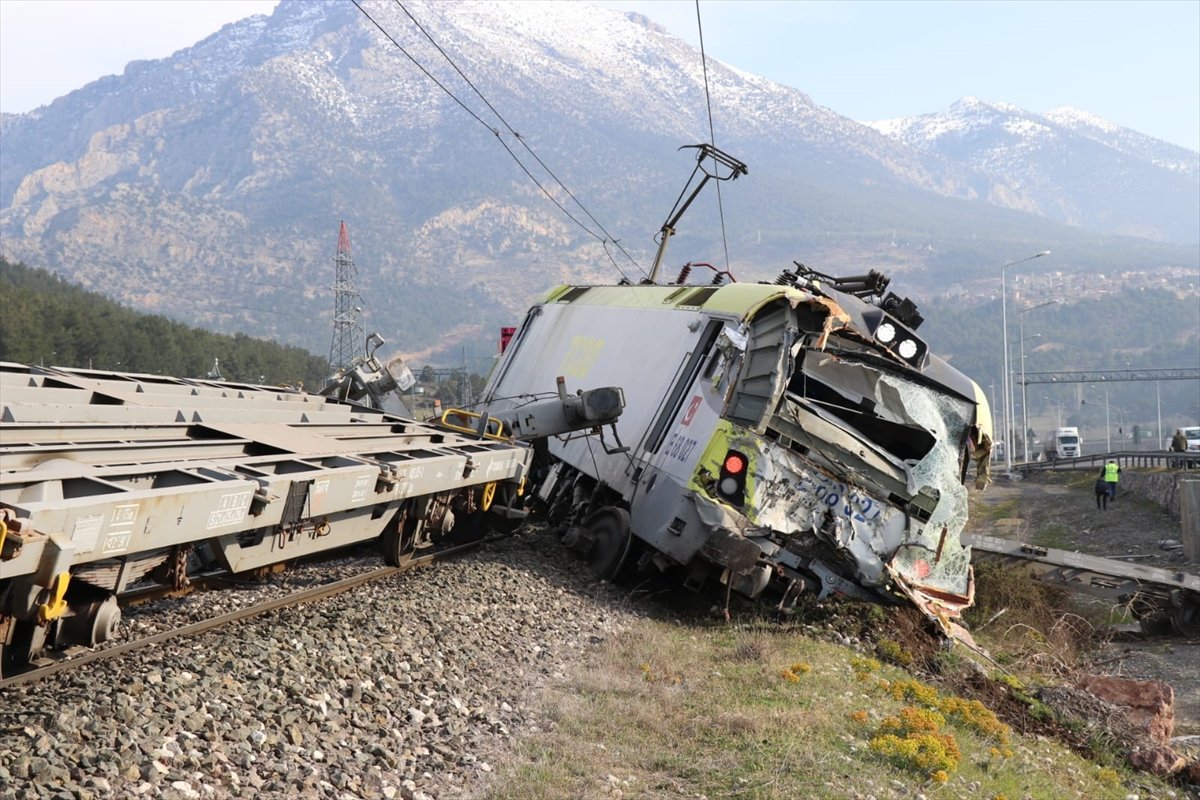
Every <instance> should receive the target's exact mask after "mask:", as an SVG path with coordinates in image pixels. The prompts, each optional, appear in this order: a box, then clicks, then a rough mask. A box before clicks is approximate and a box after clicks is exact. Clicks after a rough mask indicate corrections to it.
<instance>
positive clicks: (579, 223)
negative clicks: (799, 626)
mask: <svg viewBox="0 0 1200 800" xmlns="http://www.w3.org/2000/svg"><path fill="white" fill-rule="evenodd" d="M350 2H352V3H354V6H355V8H357V9H358V10H359V12H361V13H362V15H363V16H364V17H366V18H367V20H368V21H370V23H371V24H372V25H374V26H375V27H376V29H378V30H379V32H380V33H382V34H383V35H384V37H385V38H387V40H388V41H389V42H391V43H392V45H393V46H395V48H396V49H397V50H399V51H400V52H401V53H402V54H403V55H404V56H405V58H407V59H408V60H409V61H411V62H412V63H413V65H414V66H416V67H417V69H419V70H420V71H421V72H422V73H424V75H425V76H426V77H427V78H429V79H430V80H431V81H433V83H434V85H436V86H437V87H438V88H439V89H441V90H442V91H443V92H445V94H446V95H447V96H448V97H449V98H450V99H451V100H453V101H454V102H455V103H456V104H457V105H458V106H459V107H460V108H462V109H463V110H464V111H466V112H467V113H468V114H469V115H470V116H471V118H472V119H474V120H475V121H476V122H478V123H479V124H480V125H482V126H483V127H485V128H487V129H488V130H489V131H491V132H492V134H493V135H494V136H495V137H496V141H498V142H499V143H500V146H501V147H503V148H504V150H505V152H507V153H508V155H509V157H510V158H512V160H513V161H514V162H516V164H517V166H518V167H519V168H520V169H521V171H522V172H524V173H525V175H526V176H527V177H528V178H529V179H530V180H531V181H533V183H534V185H535V186H537V187H538V189H539V190H540V191H541V192H542V194H544V195H545V196H546V198H547V199H548V200H550V202H551V203H553V204H554V205H555V206H557V207H558V209H559V210H560V211H561V212H562V213H563V214H564V215H565V216H566V217H567V218H568V219H570V220H571V221H572V222H574V223H575V224H576V225H577V226H578V227H579V228H580V229H581V230H583V231H584V232H586V233H587V234H588V235H589V236H591V237H592V238H594V239H596V240H597V241H599V242H600V243H601V245H603V246H604V248H603V249H604V253H605V255H607V256H608V258H609V260H610V261H611V262H612V264H613V267H614V268H615V269H616V270H617V272H618V273H620V274H621V277H622V278H623V279H624V280H626V281H628V280H629V278H628V276H627V275H626V274H625V272H624V270H622V269H621V267H620V266H619V265H618V264H617V262H616V260H615V259H614V258H613V257H612V254H611V253H609V252H608V248H607V246H606V245H607V243H608V242H610V241H611V242H613V243H614V244H616V245H617V246H618V247H620V243H619V242H617V240H615V239H613V238H612V236H611V235H610V234H609V233H608V231H607V230H605V229H604V227H603V226H602V225H600V223H598V222H596V226H597V227H599V228H600V230H601V231H602V232H603V235H601V234H598V233H596V232H595V231H594V230H592V229H591V228H590V227H588V226H587V225H585V224H584V223H583V222H582V221H580V220H579V219H578V218H577V217H576V216H575V215H574V214H572V213H571V212H570V211H569V210H568V209H567V208H566V207H565V206H564V205H563V204H562V203H561V202H559V200H558V199H557V198H556V197H554V195H553V194H551V193H550V191H549V190H547V189H546V187H545V186H543V185H542V182H541V181H540V180H538V178H537V176H535V175H534V174H533V173H532V172H531V171H530V169H529V168H528V167H527V166H526V165H525V163H524V162H523V161H521V158H520V157H519V156H518V155H517V154H516V153H515V152H514V151H513V149H512V148H511V147H509V145H508V143H507V142H505V141H504V138H503V137H502V136H501V131H500V130H499V129H497V128H496V127H494V126H492V125H490V124H488V122H487V121H486V120H484V119H483V118H482V117H480V116H479V114H477V113H475V111H474V110H472V109H471V108H470V107H469V106H467V104H466V103H464V102H463V101H462V100H460V99H459V98H458V97H457V96H456V95H455V94H454V92H452V91H451V90H450V89H449V88H448V87H447V86H446V85H445V84H444V83H442V82H441V81H440V80H438V79H437V78H436V77H435V76H434V75H433V73H432V72H430V71H429V70H428V69H426V68H425V66H424V65H423V64H421V62H420V61H418V60H417V58H416V57H415V56H413V55H412V54H411V53H409V52H408V50H406V49H405V48H404V46H403V45H401V44H400V43H399V42H398V41H397V40H396V38H395V37H394V36H392V34H391V33H389V32H388V31H387V29H386V28H384V27H383V25H381V24H380V23H379V21H378V20H376V19H375V18H374V17H373V16H371V13H370V12H369V11H367V9H366V8H364V7H363V5H362V3H360V2H359V0H350ZM396 4H397V5H398V6H400V8H401V10H402V11H404V13H405V14H406V15H408V17H409V19H412V20H413V22H414V23H417V21H416V19H415V18H413V16H412V14H410V13H409V12H408V10H407V9H405V8H404V6H403V5H402V4H401V3H400V2H399V0H396ZM417 27H418V28H419V29H420V30H421V32H422V33H423V34H425V36H426V38H427V39H429V41H430V42H431V43H432V44H433V46H434V47H436V48H437V49H438V51H439V52H440V53H442V55H443V56H444V57H445V58H446V60H447V61H449V62H450V65H451V66H452V67H454V69H455V71H456V72H458V74H459V75H460V76H461V77H462V78H463V80H465V81H467V84H468V85H470V86H471V88H472V89H473V90H474V91H475V93H476V94H478V95H479V96H480V98H481V99H483V102H484V103H485V104H486V105H487V106H488V108H489V109H491V111H492V113H494V114H495V115H496V116H497V118H499V119H500V120H501V122H502V123H503V124H504V126H505V127H506V128H508V130H509V132H510V133H512V134H513V136H514V137H516V139H517V140H518V141H520V142H521V144H522V146H523V147H525V149H526V150H528V151H529V153H530V154H531V155H532V156H533V157H534V159H535V160H536V161H537V162H538V164H541V165H542V168H543V169H545V170H546V172H547V173H548V174H549V175H550V176H551V177H552V178H553V179H554V181H555V182H556V183H557V184H558V185H559V186H560V187H562V189H563V190H564V191H565V192H566V193H567V194H568V195H569V196H570V197H571V199H572V200H574V201H575V203H576V204H577V205H578V206H579V207H580V208H581V209H583V211H584V213H585V214H587V216H588V217H589V218H591V219H592V220H593V222H595V217H593V216H592V214H591V213H590V212H588V210H587V209H586V208H585V207H584V206H583V204H582V203H580V202H579V200H578V199H577V198H576V197H575V195H574V194H572V193H571V192H570V190H569V189H567V187H566V186H565V185H564V184H563V183H562V181H560V180H559V179H558V178H557V176H555V175H554V173H553V172H551V171H550V169H549V168H548V167H546V166H545V164H544V163H543V162H542V161H541V159H539V158H537V155H536V154H535V153H534V152H533V150H532V149H531V148H530V147H529V145H528V144H527V143H526V142H525V141H524V139H523V138H522V137H521V136H520V135H519V134H517V132H516V131H514V130H513V129H512V128H511V127H510V126H509V125H508V123H507V122H505V121H504V119H503V117H501V116H500V114H499V112H497V111H496V109H495V108H494V107H493V106H492V104H491V103H489V102H488V101H487V99H486V98H484V97H483V95H482V93H480V92H479V90H478V89H476V88H475V86H474V85H473V84H471V82H470V80H468V79H467V77H466V76H465V75H464V74H463V72H462V70H460V69H459V68H458V67H457V65H455V64H454V62H453V60H452V59H450V57H449V55H447V54H446V53H445V51H444V50H442V48H441V47H440V46H438V44H437V42H435V41H434V40H433V38H432V37H431V36H430V35H429V34H428V33H427V32H426V31H425V29H424V27H422V26H421V25H420V23H417ZM621 252H622V253H625V256H626V257H627V258H629V260H630V262H631V263H633V265H634V266H636V267H637V268H638V270H639V271H641V272H642V273H643V274H645V272H644V271H643V270H642V268H641V266H640V265H638V263H637V262H636V261H635V260H634V259H633V257H632V256H630V255H629V254H628V253H626V252H625V250H624V248H621Z"/></svg>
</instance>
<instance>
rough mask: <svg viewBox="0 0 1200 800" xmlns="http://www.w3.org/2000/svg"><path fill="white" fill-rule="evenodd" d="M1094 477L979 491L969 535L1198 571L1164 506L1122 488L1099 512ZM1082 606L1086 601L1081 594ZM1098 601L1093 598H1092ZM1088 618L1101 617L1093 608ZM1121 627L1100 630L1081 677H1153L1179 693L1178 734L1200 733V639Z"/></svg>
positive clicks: (1052, 478) (1060, 477) (1044, 479)
mask: <svg viewBox="0 0 1200 800" xmlns="http://www.w3.org/2000/svg"><path fill="white" fill-rule="evenodd" d="M1094 478H1095V476H1094V475H1092V474H1091V473H1090V472H1089V473H1086V474H1085V473H1055V474H1045V475H1036V476H1032V477H1030V478H1027V479H1024V480H1014V481H1011V482H1010V481H1006V480H1004V479H1000V480H999V481H997V483H995V484H993V485H991V486H989V487H988V488H987V490H986V491H984V492H973V493H972V494H973V498H972V505H973V513H972V515H971V524H970V526H969V530H970V532H973V533H978V534H983V535H990V536H1003V537H1006V538H1012V539H1018V540H1021V541H1025V542H1029V543H1032V544H1038V545H1042V546H1044V547H1055V548H1060V549H1064V550H1074V551H1078V552H1081V553H1087V554H1089V555H1096V556H1102V557H1106V558H1115V559H1120V560H1124V561H1128V562H1130V563H1137V564H1145V565H1148V566H1155V567H1161V568H1164V569H1172V570H1182V571H1185V572H1190V573H1200V565H1198V564H1196V563H1195V562H1194V561H1188V560H1186V559H1185V558H1184V556H1183V553H1182V551H1181V550H1180V549H1178V548H1175V549H1163V544H1164V543H1166V542H1172V541H1174V542H1177V541H1178V540H1179V538H1180V527H1179V526H1180V523H1179V522H1178V521H1177V520H1175V519H1173V518H1172V517H1171V516H1170V515H1169V514H1168V513H1167V512H1166V511H1164V510H1163V509H1162V508H1161V507H1160V506H1158V505H1157V504H1155V503H1152V502H1150V501H1147V500H1144V499H1141V498H1138V497H1135V496H1133V495H1132V494H1130V493H1127V492H1124V491H1122V490H1121V488H1120V487H1119V488H1118V491H1117V497H1116V499H1115V500H1110V501H1109V503H1108V507H1107V509H1104V508H1097V507H1096V501H1095V495H1094V493H1093V488H1092V484H1093V480H1094ZM1079 602H1080V603H1085V602H1088V600H1087V598H1085V597H1083V596H1079ZM1092 602H1095V601H1092ZM1090 611H1091V613H1089V614H1087V616H1088V618H1090V619H1096V618H1097V617H1098V616H1099V617H1103V616H1104V615H1103V613H1102V614H1100V615H1097V614H1096V613H1095V612H1096V608H1095V606H1094V605H1093V606H1091V609H1090ZM1133 627H1134V626H1130V625H1119V626H1116V627H1115V628H1113V629H1112V630H1108V631H1098V635H1097V645H1096V648H1095V649H1094V650H1093V651H1091V652H1089V653H1086V654H1084V655H1083V658H1082V662H1081V664H1080V670H1081V671H1082V672H1083V673H1090V674H1101V675H1120V676H1122V677H1126V678H1136V679H1154V680H1161V681H1165V682H1167V683H1169V684H1170V685H1171V686H1172V687H1173V688H1174V689H1175V718H1176V734H1177V735H1185V734H1200V669H1198V668H1197V665H1198V664H1200V641H1192V640H1185V639H1182V638H1180V637H1178V636H1173V635H1168V636H1161V637H1148V636H1144V635H1142V634H1140V633H1137V632H1135V631H1133V630H1132V628H1133Z"/></svg>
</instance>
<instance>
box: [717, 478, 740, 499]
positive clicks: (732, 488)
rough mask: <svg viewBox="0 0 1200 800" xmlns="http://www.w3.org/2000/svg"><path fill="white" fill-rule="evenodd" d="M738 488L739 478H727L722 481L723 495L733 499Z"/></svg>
mask: <svg viewBox="0 0 1200 800" xmlns="http://www.w3.org/2000/svg"><path fill="white" fill-rule="evenodd" d="M738 487H739V484H738V481H737V478H725V479H723V480H722V481H721V487H720V488H721V494H723V495H726V496H730V497H731V496H733V495H735V494H737V490H738Z"/></svg>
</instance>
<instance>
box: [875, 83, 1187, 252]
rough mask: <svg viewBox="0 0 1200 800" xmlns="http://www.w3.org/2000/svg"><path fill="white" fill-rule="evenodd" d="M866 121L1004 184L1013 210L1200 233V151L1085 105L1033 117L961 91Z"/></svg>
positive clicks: (1107, 227) (1143, 231)
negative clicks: (952, 98)
mask: <svg viewBox="0 0 1200 800" xmlns="http://www.w3.org/2000/svg"><path fill="white" fill-rule="evenodd" d="M866 124H867V125H870V126H871V127H873V128H875V129H876V130H878V131H880V132H881V133H883V134H885V135H887V136H890V137H892V138H893V139H895V140H897V141H900V142H904V143H905V144H908V145H911V146H912V147H914V148H916V149H918V150H920V151H922V152H925V153H929V154H937V155H941V156H943V157H945V158H947V159H950V160H951V161H954V162H955V163H958V164H961V165H963V166H966V167H968V168H973V169H976V170H979V171H981V172H984V173H986V174H987V175H990V176H992V177H993V178H995V179H996V180H998V181H1003V182H1005V183H1008V184H1009V185H1011V186H1012V187H1013V189H1014V190H1015V192H1016V197H1014V198H1013V200H1012V203H1011V204H1012V205H1014V206H1015V207H1020V208H1023V209H1025V210H1029V211H1033V212H1035V213H1038V214H1041V215H1043V216H1046V217H1049V218H1051V219H1056V220H1060V221H1062V222H1066V223H1068V224H1070V225H1078V226H1081V227H1086V228H1092V229H1095V230H1102V231H1109V232H1114V233H1121V234H1130V235H1134V236H1145V237H1148V238H1155V239H1164V240H1169V241H1179V242H1194V241H1196V240H1197V239H1198V238H1200V153H1195V152H1192V151H1190V150H1188V149H1186V148H1183V147H1179V146H1177V145H1173V144H1170V143H1168V142H1163V141H1161V140H1158V139H1154V138H1152V137H1149V136H1145V135H1143V134H1140V133H1137V132H1136V131H1131V130H1129V129H1127V128H1122V127H1120V126H1118V125H1114V124H1113V123H1111V122H1108V121H1107V120H1104V119H1101V118H1100V117H1097V116H1095V115H1093V114H1089V113H1087V112H1085V111H1080V110H1078V109H1074V108H1069V107H1063V108H1056V109H1054V110H1052V111H1048V112H1046V113H1045V114H1036V113H1034V112H1031V111H1026V110H1024V109H1022V108H1018V107H1016V106H1013V105H1009V104H1006V103H989V102H985V101H983V100H979V99H978V98H974V97H966V98H963V99H961V100H959V101H958V102H956V103H954V104H953V105H952V106H950V108H948V109H946V110H945V111H941V112H938V113H935V114H924V115H921V116H917V117H906V118H903V119H892V120H880V121H876V122H868V123H866Z"/></svg>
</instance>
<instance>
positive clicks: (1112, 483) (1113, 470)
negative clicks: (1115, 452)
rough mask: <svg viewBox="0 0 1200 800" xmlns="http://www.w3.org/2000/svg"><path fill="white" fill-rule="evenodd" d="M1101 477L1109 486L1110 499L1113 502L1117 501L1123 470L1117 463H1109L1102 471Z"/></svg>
mask: <svg viewBox="0 0 1200 800" xmlns="http://www.w3.org/2000/svg"><path fill="white" fill-rule="evenodd" d="M1100 477H1101V478H1103V479H1104V482H1105V483H1107V484H1108V497H1109V499H1111V500H1116V499H1117V481H1119V480H1121V468H1120V467H1119V466H1118V465H1117V462H1115V461H1109V462H1108V463H1107V464H1105V465H1104V468H1103V469H1101V470H1100Z"/></svg>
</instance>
